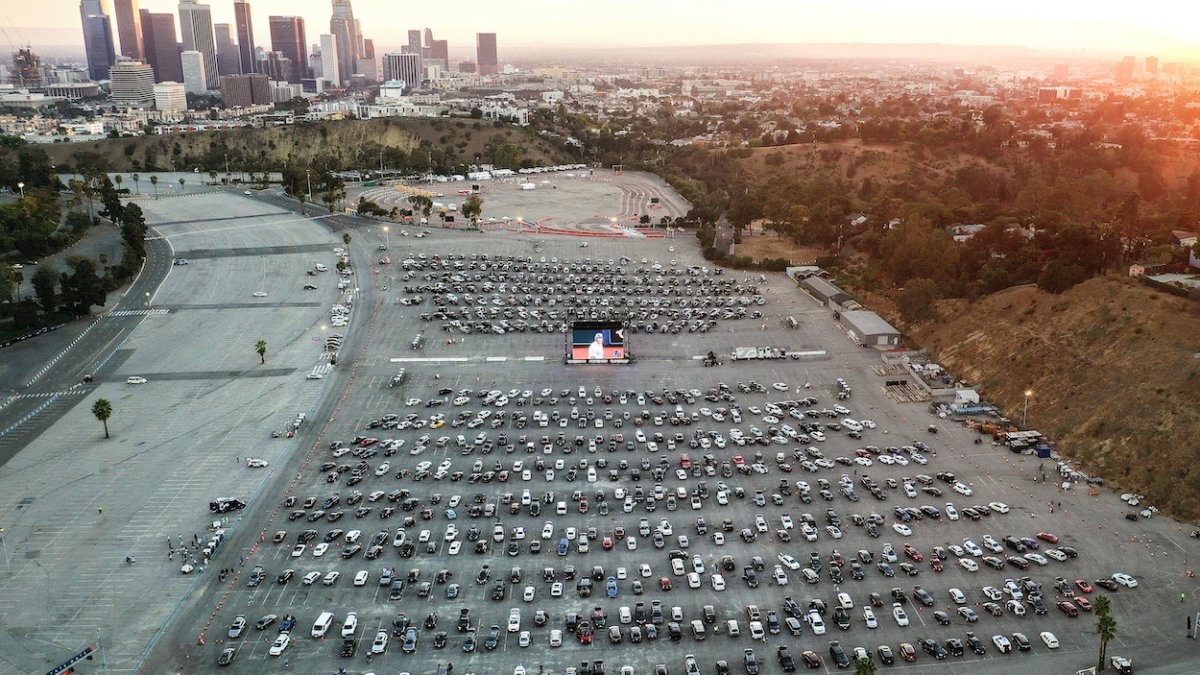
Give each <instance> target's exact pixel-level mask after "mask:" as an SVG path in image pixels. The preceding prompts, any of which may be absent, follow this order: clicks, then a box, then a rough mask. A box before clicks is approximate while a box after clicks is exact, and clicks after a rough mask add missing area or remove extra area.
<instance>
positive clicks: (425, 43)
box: [421, 28, 433, 60]
mask: <svg viewBox="0 0 1200 675" xmlns="http://www.w3.org/2000/svg"><path fill="white" fill-rule="evenodd" d="M431 49H433V29H432V28H426V29H425V39H424V40H422V44H421V58H423V59H425V60H429V58H430V57H431V56H432V55H431V54H430V53H429V52H430V50H431Z"/></svg>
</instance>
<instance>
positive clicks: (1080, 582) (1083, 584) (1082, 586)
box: [1075, 579, 1092, 593]
mask: <svg viewBox="0 0 1200 675" xmlns="http://www.w3.org/2000/svg"><path fill="white" fill-rule="evenodd" d="M1075 587H1076V588H1078V589H1079V590H1081V591H1083V592H1084V593H1091V592H1092V585H1091V584H1089V583H1088V582H1087V579H1076V580H1075Z"/></svg>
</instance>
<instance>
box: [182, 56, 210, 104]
mask: <svg viewBox="0 0 1200 675" xmlns="http://www.w3.org/2000/svg"><path fill="white" fill-rule="evenodd" d="M179 61H180V62H181V63H182V64H183V87H184V89H185V90H186V91H187V93H189V94H206V93H208V75H207V73H206V72H205V70H204V55H203V54H201V53H200V52H198V51H196V50H194V49H190V50H188V51H185V52H183V53H181V54H180V55H179Z"/></svg>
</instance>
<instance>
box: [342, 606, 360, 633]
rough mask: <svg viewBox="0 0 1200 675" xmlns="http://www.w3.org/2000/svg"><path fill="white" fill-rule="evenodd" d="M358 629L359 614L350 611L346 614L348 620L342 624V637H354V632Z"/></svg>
mask: <svg viewBox="0 0 1200 675" xmlns="http://www.w3.org/2000/svg"><path fill="white" fill-rule="evenodd" d="M357 630H358V614H355V613H354V612H350V613H349V614H347V615H346V622H345V623H343V624H342V637H344V638H348V637H354V632H355V631H357Z"/></svg>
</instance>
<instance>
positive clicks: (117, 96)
mask: <svg viewBox="0 0 1200 675" xmlns="http://www.w3.org/2000/svg"><path fill="white" fill-rule="evenodd" d="M111 86H112V100H113V103H117V104H120V105H129V106H138V107H141V106H146V107H148V106H150V104H152V103H154V73H153V72H152V71H151V70H150V66H148V65H146V64H145V63H141V62H140V61H122V62H121V63H118V64H116V65H114V66H112V85H111Z"/></svg>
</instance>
